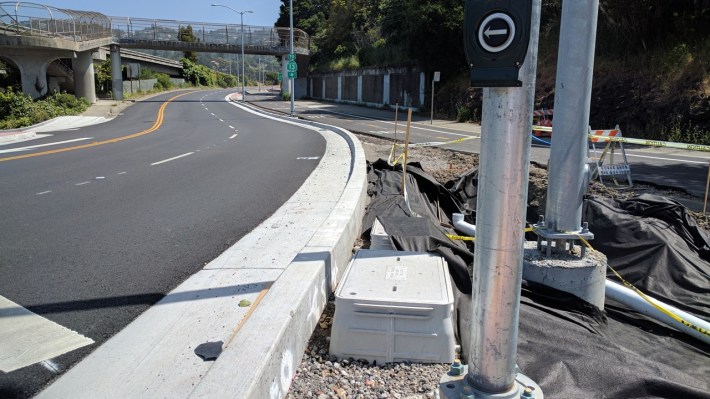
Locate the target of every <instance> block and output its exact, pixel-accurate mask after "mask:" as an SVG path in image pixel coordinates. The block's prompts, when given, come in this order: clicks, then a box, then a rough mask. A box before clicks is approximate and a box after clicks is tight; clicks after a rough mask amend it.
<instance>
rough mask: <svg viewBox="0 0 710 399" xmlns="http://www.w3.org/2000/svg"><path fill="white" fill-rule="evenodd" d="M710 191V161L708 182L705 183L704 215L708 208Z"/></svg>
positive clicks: (709, 163) (709, 162)
mask: <svg viewBox="0 0 710 399" xmlns="http://www.w3.org/2000/svg"><path fill="white" fill-rule="evenodd" d="M708 190H710V161H708V182H707V183H705V201H704V202H703V215H705V211H706V210H707V207H708Z"/></svg>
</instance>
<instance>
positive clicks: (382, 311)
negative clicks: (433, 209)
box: [330, 250, 456, 364]
mask: <svg viewBox="0 0 710 399" xmlns="http://www.w3.org/2000/svg"><path fill="white" fill-rule="evenodd" d="M453 304H454V296H453V291H452V289H451V279H450V278H449V269H448V267H447V265H446V262H445V261H444V259H443V258H441V257H440V256H438V255H434V254H429V253H421V252H403V251H392V250H378V251H375V250H360V251H358V252H357V253H356V254H355V257H354V258H353V260H352V261H351V262H350V265H348V269H347V270H346V271H345V276H344V277H343V282H342V284H341V285H340V287H339V288H338V290H337V291H336V292H335V318H334V320H333V328H332V334H331V339H330V353H331V354H333V355H335V356H337V357H339V358H349V357H352V358H355V359H367V360H368V361H369V362H373V361H377V364H384V363H390V362H402V361H409V362H416V363H450V362H452V361H453V359H454V351H455V346H456V338H455V337H454V327H453V310H454V306H453Z"/></svg>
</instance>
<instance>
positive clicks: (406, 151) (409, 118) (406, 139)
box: [402, 108, 412, 198]
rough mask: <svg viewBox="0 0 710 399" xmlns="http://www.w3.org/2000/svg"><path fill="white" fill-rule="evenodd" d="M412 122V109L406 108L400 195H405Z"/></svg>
mask: <svg viewBox="0 0 710 399" xmlns="http://www.w3.org/2000/svg"><path fill="white" fill-rule="evenodd" d="M411 124H412V109H411V108H410V109H408V110H407V131H406V133H405V134H404V159H402V195H404V196H405V198H406V196H407V185H406V181H407V180H406V179H407V155H408V154H409V127H410V126H411Z"/></svg>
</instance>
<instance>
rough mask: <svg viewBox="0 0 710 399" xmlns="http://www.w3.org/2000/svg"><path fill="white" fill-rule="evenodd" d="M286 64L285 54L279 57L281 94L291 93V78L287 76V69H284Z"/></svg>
mask: <svg viewBox="0 0 710 399" xmlns="http://www.w3.org/2000/svg"><path fill="white" fill-rule="evenodd" d="M287 64H288V61H286V56H283V57H281V94H285V93H289V94H291V95H293V89H292V88H291V79H289V78H288V69H286V66H287Z"/></svg>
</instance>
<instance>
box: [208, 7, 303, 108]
mask: <svg viewBox="0 0 710 399" xmlns="http://www.w3.org/2000/svg"><path fill="white" fill-rule="evenodd" d="M292 1H293V0H292ZM212 7H224V8H228V9H230V10H232V11H234V12H236V13H237V14H239V18H240V24H239V26H240V30H241V32H242V101H244V100H246V89H245V87H244V85H245V84H244V77H245V70H244V14H251V13H253V12H254V11H237V10H235V9H233V8H232V7H230V6H225V5H224V4H216V3H212ZM291 48H292V49H293V36H292V38H291ZM292 108H293V107H292ZM292 113H293V112H292Z"/></svg>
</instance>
